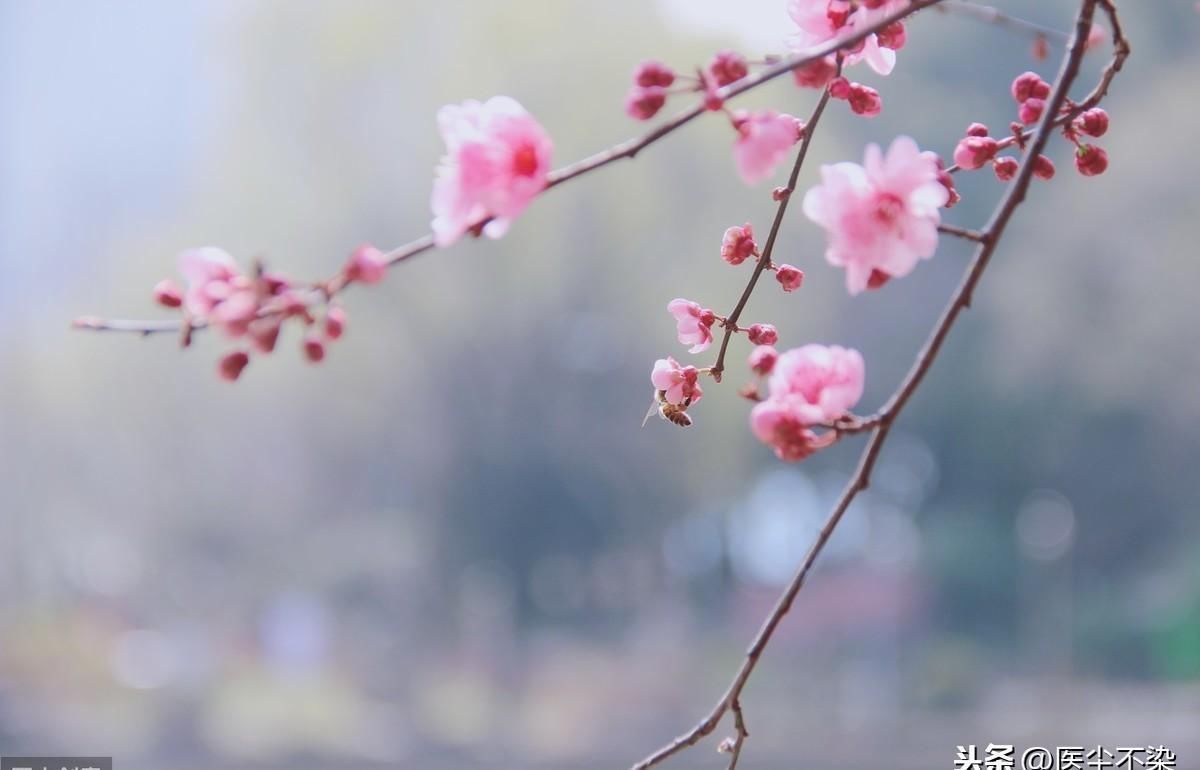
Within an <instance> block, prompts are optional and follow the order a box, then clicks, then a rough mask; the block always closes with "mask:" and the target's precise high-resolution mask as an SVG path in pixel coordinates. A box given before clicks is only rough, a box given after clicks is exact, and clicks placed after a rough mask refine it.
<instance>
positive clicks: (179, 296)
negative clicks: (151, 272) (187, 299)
mask: <svg viewBox="0 0 1200 770" xmlns="http://www.w3.org/2000/svg"><path fill="white" fill-rule="evenodd" d="M154 301H155V302H157V303H158V304H160V305H162V306H163V307H170V308H176V307H179V306H180V305H182V304H183V290H182V289H180V288H179V284H177V283H175V282H174V281H172V280H171V279H170V278H167V279H164V280H162V281H159V282H158V283H157V284H155V286H154Z"/></svg>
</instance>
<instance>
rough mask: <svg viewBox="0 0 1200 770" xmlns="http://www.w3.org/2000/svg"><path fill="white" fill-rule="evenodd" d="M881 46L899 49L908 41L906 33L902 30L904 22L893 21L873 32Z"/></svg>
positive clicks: (894, 49)
mask: <svg viewBox="0 0 1200 770" xmlns="http://www.w3.org/2000/svg"><path fill="white" fill-rule="evenodd" d="M875 37H876V39H877V40H878V41H879V45H880V47H881V48H890V49H892V50H893V51H899V50H900V49H901V48H903V47H904V44H905V43H906V42H907V41H908V33H907V32H905V31H904V23H903V22H899V21H895V22H892V23H891V24H889V25H887V26H886V27H884V28H883V29H881V30H879V31H878V32H876V33H875Z"/></svg>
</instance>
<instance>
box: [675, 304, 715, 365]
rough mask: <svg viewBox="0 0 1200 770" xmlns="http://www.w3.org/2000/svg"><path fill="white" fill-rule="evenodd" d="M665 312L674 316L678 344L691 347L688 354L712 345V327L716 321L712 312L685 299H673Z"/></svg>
mask: <svg viewBox="0 0 1200 770" xmlns="http://www.w3.org/2000/svg"><path fill="white" fill-rule="evenodd" d="M667 312H669V313H670V314H671V315H673V316H675V327H676V332H677V333H678V334H679V342H680V343H682V344H684V345H691V346H692V347H691V348H689V349H688V352H689V353H699V352H700V351H702V350H704V349H705V348H707V347H708V346H709V345H711V344H712V341H713V333H712V325H713V323H714V322H715V321H716V320H717V318H716V316H715V315H714V314H713V311H711V310H706V309H705V308H702V307H700V305H698V304H696V303H695V302H692V301H691V300H687V299H673V300H671V301H670V302H668V303H667Z"/></svg>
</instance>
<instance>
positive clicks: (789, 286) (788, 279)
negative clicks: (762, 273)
mask: <svg viewBox="0 0 1200 770" xmlns="http://www.w3.org/2000/svg"><path fill="white" fill-rule="evenodd" d="M775 280H776V281H779V285H780V286H782V287H783V290H784V291H786V292H789V293H790V292H793V291H795V290H796V289H799V288H800V287H801V286H802V285H803V284H804V271H803V270H801V269H800V268H798V267H793V266H792V265H780V266H779V267H777V268H775Z"/></svg>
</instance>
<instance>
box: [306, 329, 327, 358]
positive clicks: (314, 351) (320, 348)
mask: <svg viewBox="0 0 1200 770" xmlns="http://www.w3.org/2000/svg"><path fill="white" fill-rule="evenodd" d="M304 357H305V358H307V359H308V360H309V361H311V362H312V363H314V364H319V363H321V361H322V360H324V358H325V343H324V342H322V341H321V338H320V337H318V336H317V335H316V334H311V333H310V334H308V335H306V336H305V337H304Z"/></svg>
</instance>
